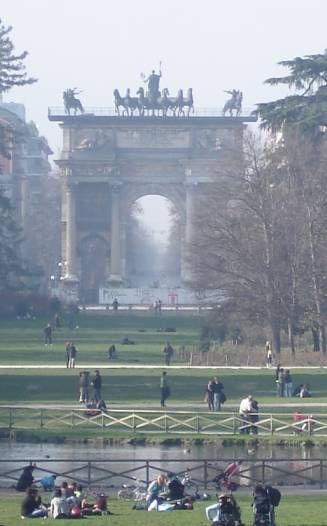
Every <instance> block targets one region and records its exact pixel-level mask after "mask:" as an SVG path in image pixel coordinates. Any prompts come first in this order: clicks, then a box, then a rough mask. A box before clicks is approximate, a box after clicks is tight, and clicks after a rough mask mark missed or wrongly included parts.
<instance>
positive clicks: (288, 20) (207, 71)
mask: <svg viewBox="0 0 327 526" xmlns="http://www.w3.org/2000/svg"><path fill="white" fill-rule="evenodd" d="M1 17H2V19H3V22H4V23H5V24H6V25H12V26H13V28H14V30H13V32H12V39H13V41H14V43H15V45H16V48H17V51H18V52H20V51H22V50H24V49H26V50H28V51H29V57H28V60H27V62H26V63H27V67H28V73H29V74H30V75H32V76H35V77H37V78H38V79H39V81H38V83H37V84H35V85H32V86H27V87H23V88H17V89H13V90H12V91H10V93H8V94H6V95H5V97H4V98H5V101H11V100H12V101H16V102H22V103H24V104H25V106H26V110H27V116H28V119H33V120H34V121H35V122H36V124H37V125H38V127H39V130H40V133H41V134H43V135H45V136H46V137H47V138H48V140H49V144H50V146H51V148H52V149H53V150H54V152H55V153H56V154H57V153H58V151H59V149H60V147H61V135H60V131H59V127H58V126H57V124H55V123H50V122H49V121H48V119H47V107H48V106H58V105H61V104H62V92H63V90H64V89H66V88H68V87H78V88H79V89H81V90H83V93H82V94H81V96H80V97H81V100H82V102H83V104H84V105H85V106H99V107H100V106H106V107H108V106H112V105H113V96H112V92H113V90H114V89H115V88H119V90H120V91H121V92H125V90H126V88H127V87H130V88H131V91H132V93H135V91H136V90H137V88H138V86H140V85H141V84H142V80H141V77H140V73H141V72H144V73H145V74H148V73H149V72H150V71H151V70H152V69H154V68H155V69H158V65H159V61H160V60H161V61H162V73H163V77H162V82H161V86H162V87H168V88H169V90H170V93H171V94H174V93H176V92H177V90H178V89H179V88H183V89H187V88H188V87H193V91H194V98H195V105H196V106H201V107H215V108H217V107H218V108H221V107H222V106H223V104H224V101H225V100H226V97H227V96H226V94H225V93H224V92H223V91H224V90H225V89H232V88H236V89H240V90H242V91H243V92H244V106H245V107H253V105H254V104H255V103H257V102H260V101H266V100H270V99H273V98H276V97H279V96H282V95H283V94H284V93H286V90H285V91H284V92H283V91H281V90H280V89H277V88H271V87H269V86H265V85H264V84H263V81H264V80H265V79H266V78H267V77H270V76H276V75H283V74H284V71H283V70H282V69H280V68H279V67H278V66H277V65H276V63H277V62H278V61H280V60H285V59H289V58H293V57H295V56H301V55H305V54H313V53H321V52H323V51H324V49H325V48H326V47H327V46H326V20H327V2H326V1H324V0H310V1H308V0H288V1H287V0H250V1H244V0H234V1H230V0H229V1H225V0H220V1H219V0H202V1H199V0H164V1H163V2H156V1H151V0H122V1H121V2H118V1H116V2H114V1H110V0H92V1H89V0H88V1H87V0H2V1H1ZM157 216H159V213H157ZM159 228H160V227H159Z"/></svg>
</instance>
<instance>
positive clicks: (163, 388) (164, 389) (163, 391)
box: [160, 371, 170, 407]
mask: <svg viewBox="0 0 327 526" xmlns="http://www.w3.org/2000/svg"><path fill="white" fill-rule="evenodd" d="M169 396H170V388H169V385H168V382H167V373H166V371H163V372H162V375H161V378H160V405H161V407H166V406H165V402H166V400H167V398H168V397H169Z"/></svg>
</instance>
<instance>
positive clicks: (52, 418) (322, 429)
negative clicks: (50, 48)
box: [0, 405, 327, 437]
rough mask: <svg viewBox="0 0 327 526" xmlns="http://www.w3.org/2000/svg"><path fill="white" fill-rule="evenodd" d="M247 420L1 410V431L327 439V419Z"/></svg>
mask: <svg viewBox="0 0 327 526" xmlns="http://www.w3.org/2000/svg"><path fill="white" fill-rule="evenodd" d="M257 416H258V415H253V417H254V418H253V419H252V418H251V415H248V417H247V418H244V417H242V416H240V415H239V414H238V413H234V412H196V411H162V410H160V411H159V410H133V409H132V410H128V409H111V410H109V411H104V412H103V411H98V410H93V409H80V408H78V409H66V408H58V409H56V408H47V407H44V406H43V407H42V406H39V407H33V408H31V407H29V406H6V405H3V406H0V429H1V428H2V429H6V430H8V431H9V432H11V431H14V430H15V429H33V430H34V431H35V430H36V431H37V430H42V429H47V430H51V429H52V430H54V429H56V430H58V429H61V430H63V429H67V428H80V429H85V430H86V429H88V430H90V429H102V430H104V431H111V430H112V431H116V432H117V431H119V432H130V433H148V434H151V433H166V434H190V435H192V434H204V435H236V434H239V433H243V434H248V433H252V434H254V435H256V434H258V433H259V434H260V436H262V435H277V436H288V435H301V436H303V437H306V436H310V435H314V436H327V414H316V415H312V414H311V415H304V414H303V415H302V414H301V415H300V414H299V413H298V414H297V416H296V417H295V416H294V415H292V414H290V413H274V414H272V413H261V414H260V416H259V417H258V420H256V417H257Z"/></svg>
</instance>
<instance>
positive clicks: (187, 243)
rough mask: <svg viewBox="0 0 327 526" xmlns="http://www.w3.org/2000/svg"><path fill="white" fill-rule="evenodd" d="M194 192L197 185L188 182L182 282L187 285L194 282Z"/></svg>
mask: <svg viewBox="0 0 327 526" xmlns="http://www.w3.org/2000/svg"><path fill="white" fill-rule="evenodd" d="M194 191H195V183H193V182H192V183H191V182H187V183H186V192H185V230H184V241H183V246H182V280H183V281H184V282H186V283H187V282H190V281H192V265H191V262H190V259H189V257H190V251H191V243H192V240H193V220H194Z"/></svg>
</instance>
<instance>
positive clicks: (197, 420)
mask: <svg viewBox="0 0 327 526" xmlns="http://www.w3.org/2000/svg"><path fill="white" fill-rule="evenodd" d="M200 429H201V428H200V415H199V413H196V430H197V433H198V434H199V433H200Z"/></svg>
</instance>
